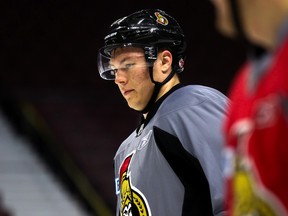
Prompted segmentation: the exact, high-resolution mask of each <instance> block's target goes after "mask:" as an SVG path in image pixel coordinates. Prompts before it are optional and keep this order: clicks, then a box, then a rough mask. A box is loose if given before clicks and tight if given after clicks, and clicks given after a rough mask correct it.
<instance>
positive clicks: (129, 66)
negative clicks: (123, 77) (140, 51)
mask: <svg viewBox="0 0 288 216" xmlns="http://www.w3.org/2000/svg"><path fill="white" fill-rule="evenodd" d="M134 65H135V63H131V64H125V69H126V70H128V69H130V68H132V67H133V66H134Z"/></svg>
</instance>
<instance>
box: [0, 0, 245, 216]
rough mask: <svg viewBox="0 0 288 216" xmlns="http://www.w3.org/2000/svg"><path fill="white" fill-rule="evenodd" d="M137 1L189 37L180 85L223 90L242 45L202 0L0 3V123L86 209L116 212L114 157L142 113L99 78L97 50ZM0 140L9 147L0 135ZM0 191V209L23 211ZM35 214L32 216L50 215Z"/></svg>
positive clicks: (94, 212)
mask: <svg viewBox="0 0 288 216" xmlns="http://www.w3.org/2000/svg"><path fill="white" fill-rule="evenodd" d="M143 8H160V9H163V10H165V11H166V12H167V13H169V14H170V15H172V16H173V17H174V18H176V19H177V20H178V22H179V23H180V25H181V26H182V27H183V30H184V33H185V35H186V39H187V42H188V51H187V60H186V64H185V66H186V67H185V71H184V72H183V74H182V80H183V82H184V83H186V84H202V85H208V86H211V87H214V88H216V89H218V90H220V91H222V92H223V93H225V94H226V93H227V90H228V88H229V85H230V83H231V81H232V79H233V76H234V74H235V71H236V70H237V69H238V68H239V66H240V65H241V64H242V62H243V61H244V60H245V52H244V49H243V46H242V44H241V43H240V42H238V41H232V40H230V39H228V38H224V37H223V36H222V35H220V34H219V33H218V32H217V31H216V29H215V26H214V22H215V14H214V10H213V7H212V5H211V3H210V2H209V0H194V1H191V0H190V1H188V0H178V1H163V0H162V1H159V0H154V1H142V0H140V1H132V0H122V1H119V0H118V1H112V0H111V1H102V2H99V1H68V0H63V1H53V0H37V1H36V0H28V1H20V0H18V1H17V0H15V1H8V0H4V1H1V9H2V12H1V21H0V22H1V41H2V46H1V59H0V61H1V64H0V100H1V109H2V111H3V116H5V118H7V120H8V123H5V124H10V125H11V127H12V128H13V130H14V132H13V133H15V136H21V137H25V138H26V139H27V140H28V141H27V142H28V143H29V144H28V145H29V146H30V147H31V148H32V149H33V151H34V152H35V154H36V155H37V157H39V158H40V159H39V160H40V161H42V162H43V163H44V164H45V166H47V169H48V170H49V172H51V176H53V178H56V179H58V180H57V181H59V182H61V185H62V186H61V187H63V188H64V190H66V191H68V192H69V196H72V197H73V199H75V200H77V202H79V203H80V205H81V206H82V208H83V209H85V211H87V212H88V213H89V214H91V215H105V216H106V215H107V216H108V215H112V214H114V210H115V198H116V197H115V193H114V176H113V156H114V153H115V151H116V149H117V148H118V146H119V145H120V143H121V141H122V140H123V139H124V138H126V136H128V135H129V134H130V132H132V130H134V128H135V127H137V124H138V122H139V120H140V116H139V114H138V113H136V112H135V111H133V110H131V109H129V108H128V106H127V105H126V102H125V101H124V99H122V96H121V95H120V93H119V92H118V89H117V86H116V85H115V84H114V83H113V82H109V81H105V80H102V79H101V78H100V77H99V75H98V71H97V51H98V49H99V48H100V47H101V46H103V37H104V36H105V34H106V31H107V29H108V27H109V25H110V24H111V23H112V22H113V21H115V20H116V19H118V18H120V17H122V16H125V15H128V14H129V13H132V12H134V11H136V10H140V9H143ZM3 118H4V117H3ZM2 136H3V135H2ZM1 142H2V143H4V144H7V140H5V139H3V137H2V138H1V136H0V144H1ZM4 144H3V145H0V148H1V149H0V152H1V151H2V152H3V151H4V148H5V147H3V146H4ZM8 145H9V146H10V144H8ZM25 145H27V144H25ZM30 147H29V148H30ZM6 149H7V148H6ZM7 154H8V153H7ZM7 154H5V155H6V157H8V158H11V157H17V156H15V155H14V154H12V153H10V155H11V156H10V155H9V154H8V155H7ZM0 160H1V158H0ZM0 162H1V161H0ZM42 162H41V163H42ZM7 163H8V162H7V161H6V164H7ZM7 167H8V168H7ZM7 167H6V168H5V169H2V171H1V166H0V183H1V177H2V180H3V178H4V176H5V175H6V174H7V172H8V173H9V172H10V171H9V169H14V170H15V167H13V166H7ZM27 169H28V170H29V166H28V168H27ZM15 172H16V173H17V170H16V171H15ZM43 172H45V171H43ZM47 172H48V171H47ZM17 184H21V183H19V181H18V183H17ZM43 187H45V186H43ZM3 190H4V189H3ZM1 191H2V190H1V184H0V197H1V200H2V204H3V205H2V206H3V208H5V207H7V206H9V208H10V209H12V210H11V212H12V213H13V212H14V214H13V215H14V216H18V215H19V216H20V215H21V216H23V215H25V214H24V210H23V212H22V214H20V213H18V212H17V211H16V210H14V211H13V209H16V208H17V207H16V204H15V202H14V200H13V199H12V200H11V199H8V198H7V195H6V193H8V192H5V193H4V192H3V194H1ZM18 192H19V193H20V192H21V190H20V189H19V191H18ZM25 193H27V191H26V192H25ZM67 196H68V195H67ZM23 199H25V196H23ZM0 205H1V204H0ZM51 205H52V204H51ZM43 208H44V207H43ZM50 208H53V207H52V206H50ZM22 209H23V207H22ZM24 209H25V208H24ZM20 210H21V209H20ZM26 210H27V209H26ZM39 211H40V213H38V215H39V216H42V215H43V216H44V215H47V216H48V215H49V213H47V212H46V213H44V212H45V210H44V209H43V210H42V211H41V210H39ZM30 213H31V212H30ZM0 215H1V214H0ZM27 215H29V214H28V213H27ZM56 215H57V214H56V213H55V212H54V213H53V216H56ZM59 215H61V214H59ZM75 215H77V214H75ZM78 215H83V213H79V214H78ZM30 216H31V214H30Z"/></svg>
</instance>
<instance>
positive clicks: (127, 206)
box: [98, 9, 228, 216]
mask: <svg viewBox="0 0 288 216" xmlns="http://www.w3.org/2000/svg"><path fill="white" fill-rule="evenodd" d="M104 41H105V46H104V47H103V48H101V49H100V50H99V56H98V70H99V73H100V76H101V77H102V78H104V79H106V80H114V82H115V83H116V84H117V85H118V87H119V90H120V91H121V93H122V95H123V97H124V98H125V100H126V101H127V103H128V106H129V107H130V108H132V109H134V110H136V111H138V112H139V113H140V114H142V116H143V117H142V121H141V123H140V124H139V127H138V128H136V129H135V131H133V132H132V133H131V135H130V136H129V137H128V138H127V139H126V140H124V141H123V143H122V144H121V145H120V147H119V149H118V151H117V152H116V155H115V158H114V167H115V182H116V194H117V200H118V202H117V213H116V214H117V215H120V216H128V215H129V216H132V215H133V216H136V215H137V216H138V215H139V216H140V215H141V216H150V215H154V216H164V215H165V216H169V215H170V216H191V215H197V216H209V215H217V216H220V215H224V211H223V170H222V167H221V162H222V161H221V152H222V147H223V137H222V133H221V128H222V120H223V118H224V117H225V110H226V108H227V105H228V101H227V98H226V97H225V96H224V95H223V94H222V93H220V92H219V91H217V90H215V89H212V88H209V87H205V86H200V85H188V86H184V85H183V84H181V82H180V78H179V73H181V72H182V71H183V70H184V62H185V51H186V42H185V39H184V34H183V31H182V29H181V27H180V26H179V24H178V23H177V21H176V20H175V19H174V18H172V17H171V16H170V15H168V14H167V13H165V12H164V11H162V10H158V9H157V10H152V9H151V10H141V11H137V12H135V13H133V14H130V15H128V16H125V17H123V18H120V19H118V20H117V21H115V22H114V23H113V24H112V25H111V26H110V29H109V31H108V33H107V36H106V37H105V38H104Z"/></svg>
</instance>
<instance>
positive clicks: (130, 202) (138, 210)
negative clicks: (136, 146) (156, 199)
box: [120, 154, 151, 216]
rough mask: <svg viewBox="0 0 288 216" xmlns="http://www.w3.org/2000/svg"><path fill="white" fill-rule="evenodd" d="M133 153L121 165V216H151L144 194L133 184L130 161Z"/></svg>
mask: <svg viewBox="0 0 288 216" xmlns="http://www.w3.org/2000/svg"><path fill="white" fill-rule="evenodd" d="M132 157H133V154H132V155H130V156H128V157H127V158H126V159H125V160H124V162H123V164H122V166H121V167H120V193H121V195H120V196H121V205H120V216H151V213H150V209H149V206H148V204H147V201H146V199H145V197H144V195H143V194H142V193H141V192H140V191H139V190H138V189H137V188H135V187H133V185H132V184H131V179H130V171H129V167H130V162H131V159H132Z"/></svg>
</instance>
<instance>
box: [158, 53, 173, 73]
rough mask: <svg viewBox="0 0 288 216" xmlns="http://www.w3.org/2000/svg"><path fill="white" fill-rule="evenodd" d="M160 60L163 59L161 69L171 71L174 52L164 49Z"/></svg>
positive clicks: (166, 71)
mask: <svg viewBox="0 0 288 216" xmlns="http://www.w3.org/2000/svg"><path fill="white" fill-rule="evenodd" d="M160 60H161V71H162V72H163V73H170V71H171V65H172V61H173V56H172V53H171V52H170V51H169V50H164V51H162V52H161V56H160Z"/></svg>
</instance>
